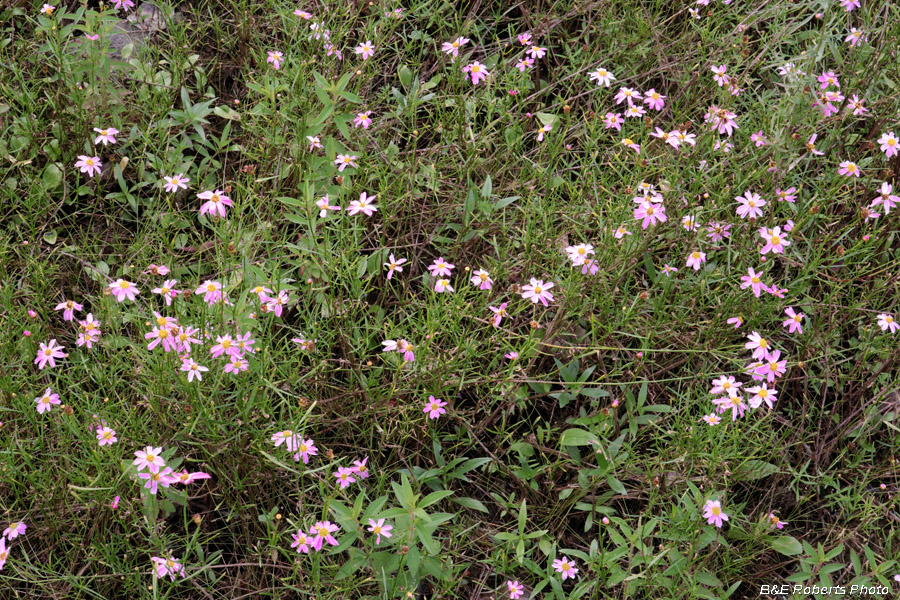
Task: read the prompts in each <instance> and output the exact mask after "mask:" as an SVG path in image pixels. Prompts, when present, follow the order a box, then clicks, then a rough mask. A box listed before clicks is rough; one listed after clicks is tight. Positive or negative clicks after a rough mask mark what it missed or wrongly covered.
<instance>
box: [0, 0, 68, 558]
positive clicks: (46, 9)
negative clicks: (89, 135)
mask: <svg viewBox="0 0 900 600" xmlns="http://www.w3.org/2000/svg"><path fill="white" fill-rule="evenodd" d="M54 10H56V7H55V6H53V5H52V4H45V5H44V6H42V7H41V12H42V13H43V14H45V15H47V16H48V17H49V16H50V15H52V14H53V11H54ZM5 558H6V557H4V561H3V562H6V560H5ZM0 568H2V567H0Z"/></svg>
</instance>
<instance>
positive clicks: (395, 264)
mask: <svg viewBox="0 0 900 600" xmlns="http://www.w3.org/2000/svg"><path fill="white" fill-rule="evenodd" d="M405 262H407V260H406V259H405V258H394V253H393V252H392V253H391V254H390V256H389V257H388V262H386V263H384V265H383V266H385V267H387V270H388V274H387V279H388V280H390V279H391V277H393V276H394V271H396V272H397V273H402V272H403V267H402V266H401V265H403V264H404V263H405Z"/></svg>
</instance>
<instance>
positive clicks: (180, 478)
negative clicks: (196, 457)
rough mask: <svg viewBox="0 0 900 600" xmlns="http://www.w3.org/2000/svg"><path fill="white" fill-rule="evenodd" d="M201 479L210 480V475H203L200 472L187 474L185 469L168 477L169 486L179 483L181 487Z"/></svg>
mask: <svg viewBox="0 0 900 600" xmlns="http://www.w3.org/2000/svg"><path fill="white" fill-rule="evenodd" d="M201 479H212V475H210V474H209V473H203V472H202V471H197V472H194V473H188V472H187V470H186V469H183V470H182V471H181V473H172V474H171V475H169V483H170V484H174V483H180V484H182V485H187V484H189V483H194V482H195V481H199V480H201Z"/></svg>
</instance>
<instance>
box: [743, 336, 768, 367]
mask: <svg viewBox="0 0 900 600" xmlns="http://www.w3.org/2000/svg"><path fill="white" fill-rule="evenodd" d="M747 339H748V340H750V341H748V342H747V343H746V344H744V348H746V349H747V350H752V351H753V358H755V359H757V360H761V359H762V358H764V357H765V356H766V354H767V353H768V352H769V348H770V346H769V341H768V340H767V339H766V338H764V337H762V336H761V335H759V332H758V331H753V332H751V333H750V335H748V336H747Z"/></svg>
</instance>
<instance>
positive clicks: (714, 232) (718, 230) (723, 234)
mask: <svg viewBox="0 0 900 600" xmlns="http://www.w3.org/2000/svg"><path fill="white" fill-rule="evenodd" d="M729 229H731V224H730V223H728V224H727V225H722V224H721V223H716V222H714V221H710V223H709V226H708V227H707V228H706V231H708V232H709V233H707V234H706V237H708V238H711V239H712V241H714V242H721V241H722V240H723V239H725V238H727V237H731V232H730V231H729Z"/></svg>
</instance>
